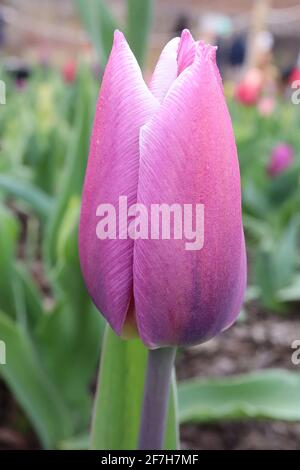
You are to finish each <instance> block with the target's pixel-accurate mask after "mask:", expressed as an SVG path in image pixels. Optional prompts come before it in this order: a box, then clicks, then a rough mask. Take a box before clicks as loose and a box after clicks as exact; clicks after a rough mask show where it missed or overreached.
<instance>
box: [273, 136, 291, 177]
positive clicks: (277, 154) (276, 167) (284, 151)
mask: <svg viewBox="0 0 300 470" xmlns="http://www.w3.org/2000/svg"><path fill="white" fill-rule="evenodd" d="M293 160H294V149H293V148H292V147H291V146H290V145H288V144H285V143H281V144H278V145H276V147H274V148H273V150H272V152H271V155H270V159H269V162H268V165H267V173H268V174H269V176H271V177H274V176H277V175H280V174H281V173H283V172H284V171H285V170H286V169H287V168H289V167H290V166H291V165H292V163H293Z"/></svg>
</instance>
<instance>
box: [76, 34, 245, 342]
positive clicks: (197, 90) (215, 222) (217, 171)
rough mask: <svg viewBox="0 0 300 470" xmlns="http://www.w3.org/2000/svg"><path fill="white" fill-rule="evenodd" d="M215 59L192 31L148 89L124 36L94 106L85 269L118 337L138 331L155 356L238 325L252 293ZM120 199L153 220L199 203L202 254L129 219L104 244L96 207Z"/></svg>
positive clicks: (165, 55)
mask: <svg viewBox="0 0 300 470" xmlns="http://www.w3.org/2000/svg"><path fill="white" fill-rule="evenodd" d="M215 55H216V51H215V48H214V47H212V46H206V45H204V44H203V43H202V42H195V41H194V40H193V38H192V36H191V35H190V33H189V31H187V30H185V31H184V32H183V33H182V36H181V38H175V39H172V40H171V41H170V42H169V43H168V44H167V45H166V47H165V48H164V50H163V51H162V54H161V57H160V59H159V61H158V64H157V66H156V68H155V70H154V73H153V76H152V80H151V83H150V85H149V87H148V86H147V85H146V84H145V82H144V80H143V78H142V74H141V71H140V68H139V66H138V64H137V61H136V59H135V57H134V55H133V53H132V52H131V50H130V48H129V46H128V44H127V42H126V40H125V38H124V36H123V34H122V33H120V32H118V31H117V32H116V33H115V37H114V44H113V48H112V52H111V55H110V58H109V62H108V64H107V67H106V70H105V74H104V78H103V82H102V86H101V91H100V96H99V100H98V103H97V109H96V117H95V123H94V129H93V134H92V139H91V148H90V155H89V160H88V166H87V172H86V178H85V184H84V190H83V199H82V210H81V219H80V230H79V251H80V261H81V268H82V273H83V276H84V279H85V283H86V286H87V289H88V291H89V294H90V296H91V298H92V299H93V302H94V303H95V305H96V306H97V308H98V309H99V310H100V311H101V313H102V314H103V315H104V317H105V318H106V319H107V321H108V322H109V324H110V325H111V327H112V328H113V329H114V330H115V332H116V333H117V334H118V335H126V334H128V330H130V328H131V329H132V330H136V331H137V332H138V334H139V335H140V337H141V338H142V340H143V342H144V343H145V344H146V346H148V347H149V348H151V349H153V348H157V347H161V346H167V345H191V344H197V343H201V342H204V341H206V340H208V339H210V338H212V337H213V336H215V335H216V334H218V333H219V332H220V331H222V330H224V329H226V328H227V327H229V326H230V325H231V324H232V323H233V322H234V320H235V318H236V316H237V315H238V313H239V311H240V307H241V304H242V300H243V296H244V290H245V285H246V253H245V243H244V234H243V227H242V216H241V191H240V174H239V166H238V159H237V151H236V145H235V140H234V135H233V130H232V124H231V120H230V116H229V113H228V109H227V106H226V102H225V98H224V94H223V87H222V81H221V78H220V75H219V72H218V69H217V66H216V60H215ZM120 196H122V197H123V196H126V197H127V204H128V206H131V205H134V204H139V205H141V206H142V207H144V208H145V209H146V210H147V211H148V213H150V212H151V207H152V206H153V205H155V204H157V205H161V204H167V205H168V206H172V205H173V204H177V205H180V207H183V206H184V205H185V204H192V205H194V206H196V205H197V204H198V203H201V204H202V205H203V206H204V244H203V247H202V249H197V250H196V249H195V250H194V249H192V250H187V249H186V240H184V239H179V238H176V237H174V238H171V239H162V238H161V237H159V238H157V237H156V238H155V237H149V238H146V237H143V236H141V237H137V238H136V239H132V238H130V237H125V236H124V234H125V231H126V227H124V224H123V225H122V223H120V226H119V231H118V234H119V236H117V237H116V238H115V239H111V238H107V239H99V238H98V237H97V235H96V227H97V224H98V223H99V211H98V207H99V205H100V204H107V205H112V206H113V207H114V208H115V210H116V213H117V214H118V210H120V209H119V203H120ZM97 214H98V215H97ZM121 225H122V226H121ZM120 234H121V236H120Z"/></svg>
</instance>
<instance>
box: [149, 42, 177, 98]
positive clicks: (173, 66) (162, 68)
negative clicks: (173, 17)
mask: <svg viewBox="0 0 300 470" xmlns="http://www.w3.org/2000/svg"><path fill="white" fill-rule="evenodd" d="M179 41H180V39H179V38H174V39H171V41H169V42H168V43H167V45H166V46H165V47H164V49H163V51H162V53H161V55H160V58H159V60H158V62H157V65H156V67H155V69H154V72H153V75H152V78H151V82H150V86H149V88H150V90H151V92H152V93H153V95H154V96H155V98H157V99H158V100H159V102H160V103H161V102H162V101H163V99H164V97H165V96H166V94H167V92H168V90H169V88H170V86H171V85H172V83H173V82H174V80H176V78H177V73H178V65H177V54H178V46H179Z"/></svg>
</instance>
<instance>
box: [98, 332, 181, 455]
mask: <svg viewBox="0 0 300 470" xmlns="http://www.w3.org/2000/svg"><path fill="white" fill-rule="evenodd" d="M146 362H147V349H146V348H145V346H144V345H143V344H142V342H141V341H140V340H130V341H124V340H122V339H120V338H119V337H117V336H116V335H115V334H114V333H113V331H112V330H111V329H110V328H107V331H106V334H105V340H104V344H103V348H102V357H101V365H100V372H99V380H98V391H97V396H96V399H95V405H94V416H93V425H92V435H91V448H92V449H102V450H103V449H109V450H131V449H136V447H137V439H138V432H139V425H140V414H141V406H142V400H143V394H144V390H143V389H144V376H145V368H146ZM173 387H174V381H173ZM174 403H175V398H174V397H172V398H171V400H170V406H174ZM175 421H176V411H175V409H174V408H172V411H169V416H168V429H167V431H166V447H167V448H168V449H176V446H177V434H176V427H175V429H174V428H173V429H171V427H172V426H173V427H174V426H175Z"/></svg>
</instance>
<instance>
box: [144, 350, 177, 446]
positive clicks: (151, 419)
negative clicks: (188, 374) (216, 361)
mask: <svg viewBox="0 0 300 470" xmlns="http://www.w3.org/2000/svg"><path fill="white" fill-rule="evenodd" d="M175 355H176V349H175V348H163V349H155V350H153V351H152V350H150V351H149V353H148V366H147V373H146V380H145V389H144V402H143V408H142V418H141V427H140V436H139V446H138V448H139V449H142V450H160V449H162V447H163V441H164V434H165V425H166V417H167V409H168V402H169V395H170V383H171V375H172V369H173V364H174V360H175Z"/></svg>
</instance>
